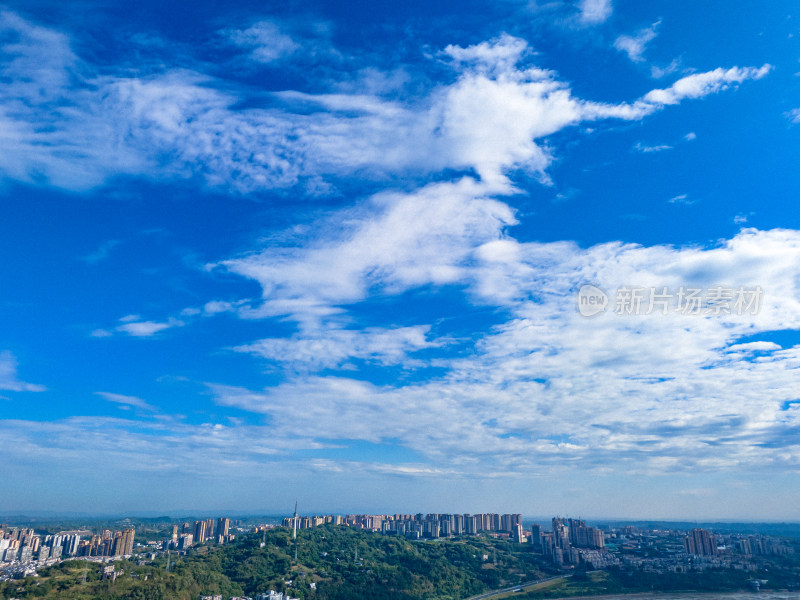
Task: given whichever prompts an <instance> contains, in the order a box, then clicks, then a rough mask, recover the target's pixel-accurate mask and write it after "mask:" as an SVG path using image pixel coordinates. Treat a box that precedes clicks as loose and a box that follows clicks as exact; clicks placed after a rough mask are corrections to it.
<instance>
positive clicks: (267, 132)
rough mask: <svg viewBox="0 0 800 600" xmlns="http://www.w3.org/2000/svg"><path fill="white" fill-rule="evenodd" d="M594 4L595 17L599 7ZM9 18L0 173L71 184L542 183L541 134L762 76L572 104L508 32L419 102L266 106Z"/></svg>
mask: <svg viewBox="0 0 800 600" xmlns="http://www.w3.org/2000/svg"><path fill="white" fill-rule="evenodd" d="M590 4H591V5H592V6H594V4H592V3H591V2H589V3H587V7H589V5H590ZM600 4H602V5H603V6H605V3H600ZM600 4H598V7H599V6H600ZM598 7H595V9H593V10H594V12H592V11H590V12H591V13H592V14H601V13H602V10H600V8H598ZM587 10H588V8H587ZM4 15H5V16H4V17H3V19H2V20H0V28H2V29H3V30H4V31H6V32H7V33H8V34H9V35H10V36H17V37H18V38H19V41H18V42H16V43H14V44H10V43H7V44H5V45H4V46H2V48H0V52H2V54H3V56H4V57H5V58H6V67H5V71H4V73H5V76H6V77H7V78H9V80H11V81H12V82H13V83H12V84H11V85H8V86H4V88H3V90H2V91H0V121H2V123H3V130H4V131H5V136H6V141H7V143H5V144H3V146H2V150H1V151H0V169H2V171H3V172H4V174H5V176H6V177H8V178H12V179H16V180H20V181H25V182H29V183H36V184H45V185H52V186H56V187H62V188H66V189H74V190H81V189H88V188H92V187H96V186H98V185H102V184H103V183H104V182H106V181H109V180H110V179H111V178H113V177H117V176H124V175H134V176H139V177H144V178H152V177H158V178H159V179H191V178H194V179H197V180H198V181H199V182H202V183H204V184H205V185H209V186H212V187H224V188H226V189H228V190H231V191H238V192H242V193H245V192H253V191H258V190H268V189H281V188H289V187H293V186H306V187H309V186H310V188H309V189H311V188H313V187H315V186H316V187H319V186H320V185H321V182H324V181H325V179H326V178H327V179H335V178H336V177H342V176H346V175H348V174H352V173H355V172H358V173H359V174H360V175H361V176H362V177H375V178H383V177H385V176H386V175H387V174H391V175H392V176H397V177H399V176H412V177H413V176H415V175H416V176H419V177H423V176H425V175H427V174H430V173H436V172H442V171H444V170H447V169H455V170H465V171H469V170H474V171H475V172H477V173H478V174H479V176H480V178H481V179H482V180H484V181H486V182H488V183H493V184H495V185H502V184H504V183H505V178H506V176H507V174H508V173H509V172H512V171H514V170H523V171H527V172H530V173H533V174H534V175H537V176H538V177H539V178H540V179H541V180H542V181H545V182H546V181H547V180H548V176H547V173H546V170H547V168H548V166H549V165H550V163H551V161H552V157H551V155H550V150H549V149H548V147H547V145H546V143H544V140H546V138H548V137H549V136H551V135H552V134H554V133H556V132H558V131H561V130H563V129H564V128H567V127H570V126H574V125H576V124H578V123H581V122H584V121H596V120H600V119H626V120H638V119H642V118H644V117H645V116H647V115H649V114H651V113H653V112H655V111H657V110H660V109H661V108H662V107H663V106H665V105H669V104H676V103H678V102H680V100H682V99H684V98H700V97H702V96H704V95H706V94H708V93H712V92H716V91H719V90H721V89H723V88H724V87H729V86H731V85H733V84H734V83H741V82H742V81H744V80H746V79H757V78H760V77H763V76H764V75H765V74H766V73H767V72H768V70H769V67H768V66H765V67H762V68H761V69H754V68H749V67H748V68H739V67H734V68H732V69H728V70H722V69H717V70H715V71H712V72H709V73H706V74H695V75H692V76H690V77H687V78H684V79H682V80H679V81H678V82H676V83H675V84H674V85H673V86H672V87H670V88H668V89H665V90H653V91H651V92H650V93H648V94H646V95H645V96H644V97H643V98H641V99H639V100H634V101H633V102H631V103H622V104H604V103H598V102H591V101H587V100H582V99H580V98H576V97H574V96H573V95H572V94H571V91H570V88H569V86H568V85H567V84H566V83H564V82H562V81H559V80H558V78H557V75H556V74H555V73H553V72H550V71H545V70H541V69H537V68H534V67H528V66H525V65H524V64H523V63H524V62H525V60H523V59H526V57H527V54H528V48H527V44H526V42H524V41H523V40H521V39H518V38H514V37H512V36H508V35H503V36H500V37H498V38H496V39H493V40H490V41H488V42H483V43H480V44H476V45H473V46H469V47H457V46H452V45H451V46H447V47H446V48H445V50H444V51H443V52H444V55H445V56H448V57H449V58H450V60H451V63H452V65H451V66H452V69H453V72H452V73H453V80H452V82H451V83H449V84H446V85H442V86H438V87H433V88H431V89H430V90H429V91H428V92H427V95H423V96H421V97H417V98H416V99H414V100H402V101H401V100H392V99H387V98H384V97H382V96H380V95H370V94H363V93H361V94H356V93H329V92H323V93H299V92H296V91H292V90H285V91H283V92H277V93H270V94H268V97H269V98H270V101H269V102H267V103H266V106H264V102H259V103H258V106H256V107H248V108H242V107H241V101H242V99H243V97H247V95H248V94H249V93H250V92H249V91H248V90H247V89H245V88H241V87H237V85H236V84H232V83H231V82H228V81H224V80H221V79H219V78H215V77H211V76H209V75H206V74H203V73H200V72H197V71H191V70H186V69H184V70H180V69H164V70H162V71H161V72H152V73H151V74H149V75H146V76H139V77H135V76H131V75H130V74H129V73H119V74H105V73H104V74H99V73H98V72H97V71H98V70H97V69H95V68H94V67H93V66H92V65H91V64H89V63H87V62H85V61H82V60H81V59H80V58H79V57H78V56H77V55H76V54H75V53H74V52H73V50H72V49H71V46H70V42H69V38H67V36H65V35H64V34H61V33H58V32H54V31H52V30H50V29H46V28H43V27H41V26H38V25H33V24H31V23H29V22H27V21H25V20H23V19H21V18H20V17H18V16H16V15H14V14H12V13H8V12H6V13H4ZM265 27H266V25H264V26H263V27H262V29H259V30H258V31H254V32H251V33H252V35H249V34H248V35H249V37H248V36H245V38H246V39H251V38H252V39H256V38H257V37H258V35H261V33H264V32H265V31H267V29H269V28H267V29H264V28H265ZM244 31H247V30H244ZM259 32H261V33H259ZM267 33H269V32H268V31H267ZM273 33H274V32H273ZM256 34H258V35H256ZM242 35H244V34H242ZM264 35H266V33H265V34H264ZM267 37H269V36H267ZM273 37H275V36H273ZM243 39H244V38H243ZM276 39H281V38H276ZM283 46H286V47H287V48H288V47H289V46H287V45H286V44H283ZM56 57H57V58H56ZM26 65H31V70H30V72H28V71H27V70H25V69H26V68H27V67H26ZM423 68H424V67H423ZM23 70H25V73H26V75H25V76H24V77H23V76H22V75H21V73H22V71H23ZM43 123H45V124H48V126H47V127H42V126H41V125H42V124H43ZM398 136H399V138H398Z"/></svg>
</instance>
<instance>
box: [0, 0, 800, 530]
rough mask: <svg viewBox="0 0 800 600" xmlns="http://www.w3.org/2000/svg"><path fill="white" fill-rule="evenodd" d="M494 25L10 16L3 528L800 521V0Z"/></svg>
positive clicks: (468, 18) (366, 6)
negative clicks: (350, 517) (183, 522)
mask: <svg viewBox="0 0 800 600" xmlns="http://www.w3.org/2000/svg"><path fill="white" fill-rule="evenodd" d="M485 4H486V3H481V2H467V3H461V4H460V5H459V6H458V7H455V8H454V7H453V5H452V3H448V2H444V1H442V0H434V1H431V2H427V3H425V4H424V6H417V5H413V4H412V5H403V6H394V5H391V4H389V3H380V2H379V3H363V2H334V1H333V0H298V1H297V2H292V3H279V2H266V3H264V2H254V1H250V0H247V1H245V0H243V1H241V2H237V3H234V4H233V5H231V6H226V7H225V8H224V9H223V8H222V7H220V6H218V4H217V3H213V2H205V1H201V2H198V3H188V2H183V1H179V2H172V3H163V2H155V1H154V0H144V1H143V2H140V3H137V5H136V7H135V8H134V7H129V6H120V5H119V3H117V2H112V1H111V0H79V1H78V2H77V3H69V4H68V5H66V4H63V3H56V2H52V1H51V0H26V1H21V0H11V1H10V2H7V3H5V5H4V8H0V74H2V81H3V86H2V89H0V198H1V199H0V256H1V257H2V259H3V260H2V261H0V463H2V464H3V486H4V489H3V493H0V514H20V513H23V514H24V513H25V512H40V513H46V512H48V511H54V512H59V511H60V512H65V513H68V512H74V513H92V512H95V513H101V514H125V513H128V514H136V513H141V512H151V513H156V514H157V513H159V512H161V513H163V512H167V511H169V512H173V513H175V512H179V513H183V514H188V513H192V512H216V513H219V514H228V513H230V512H231V511H233V510H238V511H242V512H249V513H250V514H253V513H261V514H268V513H276V514H277V513H281V512H283V511H285V510H286V507H291V506H292V505H293V503H294V502H295V499H296V498H302V499H303V501H301V510H303V509H302V504H303V503H305V505H306V506H307V507H308V508H309V509H310V511H312V512H322V511H323V510H324V511H334V512H344V510H348V511H353V512H363V513H365V514H366V513H369V512H371V511H372V510H377V509H380V510H396V511H400V510H402V509H404V508H407V507H410V506H424V507H426V509H428V510H437V509H441V510H446V509H448V508H452V507H457V508H459V509H460V510H462V511H463V512H469V513H477V512H480V511H481V510H484V509H485V507H486V505H487V504H489V505H491V506H492V507H493V508H494V509H495V510H499V511H501V512H504V513H511V512H512V511H516V512H519V511H522V513H523V514H558V513H559V512H560V513H561V514H569V515H581V516H582V517H583V518H586V519H601V518H602V519H635V520H647V519H651V520H656V519H657V520H704V521H709V520H742V521H800V507H798V506H797V503H796V501H795V499H796V497H797V494H798V492H800V472H799V471H800V436H798V432H800V396H798V392H797V382H798V378H797V369H798V365H800V335H799V334H798V331H800V211H798V210H796V209H795V204H796V202H797V191H798V190H800V169H798V168H797V165H798V159H800V152H799V151H798V148H800V139H798V136H799V135H800V77H798V74H800V62H798V61H799V60H800V14H798V13H797V6H796V3H793V2H791V1H789V0H776V1H775V2H771V3H769V5H768V6H761V7H758V10H755V9H754V8H753V7H752V5H751V4H750V3H747V2H745V1H744V0H736V1H734V2H721V1H717V0H714V1H712V2H707V3H692V2H689V1H680V2H671V1H666V0H660V1H656V2H652V3H646V5H645V4H642V3H638V2H635V1H633V0H552V1H548V2H535V1H534V2H530V1H528V0H505V1H503V2H497V3H492V4H491V5H489V6H487V5H485ZM698 4H702V6H698ZM240 514H241V513H240Z"/></svg>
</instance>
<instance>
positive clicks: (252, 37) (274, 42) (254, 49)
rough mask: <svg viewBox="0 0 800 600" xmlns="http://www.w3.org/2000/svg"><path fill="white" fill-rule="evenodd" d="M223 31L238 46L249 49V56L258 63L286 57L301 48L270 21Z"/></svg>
mask: <svg viewBox="0 0 800 600" xmlns="http://www.w3.org/2000/svg"><path fill="white" fill-rule="evenodd" d="M223 33H224V34H225V35H226V37H228V38H229V39H230V41H231V42H233V43H234V44H236V45H237V46H239V47H240V48H245V49H247V50H249V51H250V58H251V59H252V60H254V61H256V62H259V63H272V62H275V61H278V60H280V59H283V58H288V57H289V56H291V55H292V54H294V53H295V52H297V51H298V50H300V48H301V46H300V44H298V43H297V42H296V41H295V40H293V39H292V37H291V36H290V35H288V34H286V33H284V32H282V31H281V28H280V27H279V26H278V25H277V24H276V23H274V22H272V21H259V22H258V23H255V24H253V25H252V26H251V27H249V28H247V29H244V30H240V29H229V30H226V31H225V32H223Z"/></svg>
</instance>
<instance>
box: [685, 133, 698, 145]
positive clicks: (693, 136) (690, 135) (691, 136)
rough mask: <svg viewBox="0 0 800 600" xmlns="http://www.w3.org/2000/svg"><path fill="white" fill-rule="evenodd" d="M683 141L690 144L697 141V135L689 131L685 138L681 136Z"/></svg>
mask: <svg viewBox="0 0 800 600" xmlns="http://www.w3.org/2000/svg"><path fill="white" fill-rule="evenodd" d="M683 139H684V140H686V141H687V142H691V141H693V140H696V139H697V134H696V133H695V132H694V131H690V132H689V133H687V134H686V135H685V136H683Z"/></svg>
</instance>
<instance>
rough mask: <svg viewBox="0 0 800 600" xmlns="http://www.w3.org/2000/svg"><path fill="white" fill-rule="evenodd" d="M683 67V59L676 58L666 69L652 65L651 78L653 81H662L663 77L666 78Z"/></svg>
mask: <svg viewBox="0 0 800 600" xmlns="http://www.w3.org/2000/svg"><path fill="white" fill-rule="evenodd" d="M680 67H681V59H680V58H674V59H672V61H671V62H670V63H669V64H668V65H667V66H666V67H659V66H658V65H651V66H650V76H651V77H652V78H653V79H661V78H662V77H666V76H667V75H671V74H672V73H675V72H676V71H678V69H680Z"/></svg>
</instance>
